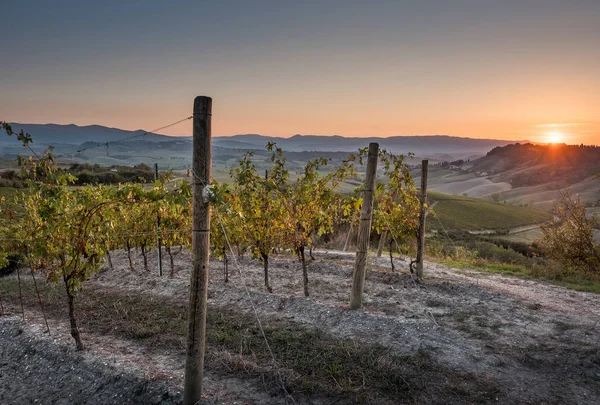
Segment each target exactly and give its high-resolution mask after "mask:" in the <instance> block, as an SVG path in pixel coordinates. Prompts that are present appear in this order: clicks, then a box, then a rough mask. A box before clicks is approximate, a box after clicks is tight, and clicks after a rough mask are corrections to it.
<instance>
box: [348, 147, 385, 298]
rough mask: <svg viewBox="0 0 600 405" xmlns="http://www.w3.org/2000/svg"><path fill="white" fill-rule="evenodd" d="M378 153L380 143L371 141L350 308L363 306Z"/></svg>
mask: <svg viewBox="0 0 600 405" xmlns="http://www.w3.org/2000/svg"><path fill="white" fill-rule="evenodd" d="M378 155H379V144H377V143H370V144H369V154H368V158H367V177H366V178H365V189H364V191H363V202H362V207H361V209H360V224H359V225H358V241H357V243H356V261H355V262H354V274H353V276H352V291H351V293H350V309H361V308H362V301H363V290H364V287H365V270H366V264H367V253H368V250H369V237H370V235H371V218H372V217H373V188H374V184H375V174H376V173H377V157H378Z"/></svg>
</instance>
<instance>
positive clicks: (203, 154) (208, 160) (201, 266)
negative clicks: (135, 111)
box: [183, 96, 212, 405]
mask: <svg viewBox="0 0 600 405" xmlns="http://www.w3.org/2000/svg"><path fill="white" fill-rule="evenodd" d="M211 111H212V99H211V98H210V97H204V96H198V97H196V99H195V100H194V136H193V142H194V144H193V151H194V152H193V162H192V168H193V169H192V175H193V181H192V184H193V189H194V198H193V203H192V207H193V224H192V254H193V268H192V274H191V277H190V306H189V312H188V316H189V320H188V322H189V326H188V341H187V357H186V361H185V381H184V389H183V404H184V405H193V404H196V403H197V402H198V401H200V397H201V394H202V377H203V375H204V352H205V335H206V333H205V332H206V297H207V292H208V259H209V242H210V240H209V237H210V232H209V230H210V207H209V205H208V203H209V201H208V198H207V196H206V195H203V194H204V193H203V191H205V188H206V187H207V186H208V185H209V184H210V181H211V165H212V157H211V138H210V137H211Z"/></svg>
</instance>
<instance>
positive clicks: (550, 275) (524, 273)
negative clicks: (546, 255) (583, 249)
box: [441, 259, 600, 294]
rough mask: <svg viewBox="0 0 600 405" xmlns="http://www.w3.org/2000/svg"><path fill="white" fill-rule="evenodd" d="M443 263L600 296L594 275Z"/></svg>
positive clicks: (477, 263)
mask: <svg viewBox="0 0 600 405" xmlns="http://www.w3.org/2000/svg"><path fill="white" fill-rule="evenodd" d="M441 262H442V263H444V264H446V265H448V266H451V267H458V268H469V269H473V268H474V269H478V270H482V271H485V272H487V273H494V274H505V275H510V276H517V277H522V278H531V279H537V280H542V281H546V282H549V283H551V284H555V285H559V286H562V287H566V288H569V289H571V290H575V291H582V292H592V293H596V294H600V277H599V276H596V275H592V274H578V273H554V272H546V271H545V268H544V267H541V266H540V265H534V266H531V267H528V266H524V265H520V264H508V263H496V262H490V261H485V260H481V259H463V260H454V259H443V260H441Z"/></svg>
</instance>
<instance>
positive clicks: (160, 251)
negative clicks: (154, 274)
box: [154, 163, 163, 277]
mask: <svg viewBox="0 0 600 405" xmlns="http://www.w3.org/2000/svg"><path fill="white" fill-rule="evenodd" d="M154 180H158V163H154ZM156 232H157V233H158V238H157V246H158V275H159V276H161V277H162V275H163V266H162V240H161V238H160V214H159V213H158V212H157V213H156Z"/></svg>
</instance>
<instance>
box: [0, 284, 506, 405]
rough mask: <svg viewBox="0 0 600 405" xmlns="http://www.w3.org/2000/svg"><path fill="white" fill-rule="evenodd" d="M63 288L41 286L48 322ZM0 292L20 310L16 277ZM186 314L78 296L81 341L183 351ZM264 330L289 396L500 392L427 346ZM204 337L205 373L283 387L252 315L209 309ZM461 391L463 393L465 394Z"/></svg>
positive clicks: (274, 324)
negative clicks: (404, 348) (115, 340)
mask: <svg viewBox="0 0 600 405" xmlns="http://www.w3.org/2000/svg"><path fill="white" fill-rule="evenodd" d="M23 284H24V286H25V288H24V289H25V290H26V291H25V293H24V296H25V297H24V298H25V305H26V308H27V311H26V313H27V312H30V311H32V310H34V309H37V301H36V299H35V296H34V293H33V291H32V286H31V282H30V281H28V280H23ZM61 287H62V286H60V285H56V286H54V285H43V296H44V301H45V307H46V309H47V312H48V313H49V314H50V317H51V318H61V319H63V320H65V321H66V319H68V318H67V314H66V308H65V299H64V297H63V295H64V292H63V291H62V290H63V289H62V288H61ZM0 293H1V294H2V300H3V302H4V306H5V308H6V307H7V302H10V303H12V307H13V308H15V309H16V308H18V288H17V280H16V279H15V278H14V277H4V278H0ZM186 309H187V305H186V302H185V300H181V299H177V300H176V299H174V298H170V297H165V296H156V295H152V294H151V293H143V292H139V293H132V292H120V291H116V290H108V289H106V288H103V287H99V286H95V287H94V288H93V289H91V288H90V289H87V290H85V291H82V292H80V293H79V294H78V296H77V298H76V310H77V313H78V315H79V320H80V327H81V330H83V331H85V333H84V335H83V339H84V340H85V335H86V334H87V333H95V334H105V335H114V336H117V337H119V338H125V339H130V340H134V341H136V342H138V343H140V344H144V345H146V346H147V347H148V348H150V349H152V350H157V351H159V352H160V353H161V354H164V352H165V351H168V352H171V353H180V354H182V353H183V352H184V351H185V338H186V336H187V335H186V329H187V315H186V312H187V310H186ZM263 326H264V330H265V334H266V336H267V338H268V341H269V344H270V346H271V349H272V350H273V353H274V356H275V358H276V359H277V362H278V364H279V365H280V367H281V368H282V370H283V374H284V376H285V379H286V389H287V390H288V391H289V392H290V393H291V394H292V395H315V394H320V395H325V396H332V397H335V398H336V401H340V403H378V402H387V403H390V402H393V403H396V402H398V401H399V402H402V403H419V402H423V401H425V402H431V401H430V400H431V398H446V399H449V400H450V402H454V403H479V402H484V401H486V400H488V399H489V398H491V397H492V396H493V397H495V396H497V394H498V389H497V387H496V386H495V385H494V384H493V383H491V382H489V381H487V380H486V379H485V378H484V377H479V376H478V375H476V374H471V373H462V372H457V371H455V370H451V369H448V368H447V366H444V365H442V364H439V363H438V362H437V361H436V359H435V358H434V357H432V356H431V352H430V351H429V350H427V349H426V348H422V349H419V350H418V351H417V352H415V353H413V354H410V355H398V354H395V353H393V352H390V350H389V349H388V348H385V347H383V346H380V345H375V344H365V343H358V342H354V341H351V340H344V339H336V338H334V337H332V336H330V335H328V334H326V333H325V332H323V331H320V330H318V329H313V328H308V327H305V326H302V325H298V324H295V323H293V322H291V321H288V320H282V319H276V318H267V319H263ZM206 331H207V336H206V340H207V344H208V347H209V350H208V353H207V363H208V364H207V367H209V368H210V369H211V370H221V372H224V373H231V372H236V373H241V374H242V375H246V376H250V377H255V376H262V377H263V380H264V379H265V378H266V380H267V381H269V382H271V388H272V390H273V391H276V390H277V389H278V388H277V383H276V380H275V375H276V374H275V371H274V369H273V363H272V360H271V357H270V355H269V352H268V350H267V348H266V346H265V343H264V340H263V338H262V335H261V333H260V331H259V329H258V328H257V326H256V321H255V319H254V318H253V316H252V315H251V314H246V313H243V312H240V311H239V310H236V309H234V308H223V307H218V306H215V305H209V309H208V317H207V328H206ZM84 343H85V342H84ZM456 387H461V391H460V393H458V392H457V391H456ZM427 400H429V401H427ZM334 402H335V401H334Z"/></svg>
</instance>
